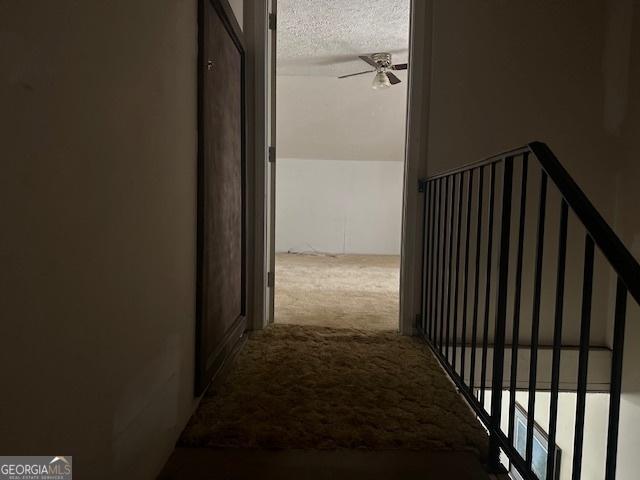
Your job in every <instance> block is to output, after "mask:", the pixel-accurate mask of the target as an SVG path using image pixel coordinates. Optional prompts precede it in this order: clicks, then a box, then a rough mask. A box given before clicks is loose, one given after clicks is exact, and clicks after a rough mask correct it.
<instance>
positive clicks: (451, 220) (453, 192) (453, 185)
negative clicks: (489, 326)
mask: <svg viewBox="0 0 640 480" xmlns="http://www.w3.org/2000/svg"><path fill="white" fill-rule="evenodd" d="M455 210H456V177H455V175H452V176H451V212H450V218H449V254H448V256H449V274H448V280H447V283H448V287H447V333H446V339H445V357H446V358H447V360H448V361H449V363H453V362H452V361H451V360H450V359H449V343H450V340H449V339H450V333H451V290H452V289H453V281H452V278H453V227H454V225H455V223H454V219H455Z"/></svg>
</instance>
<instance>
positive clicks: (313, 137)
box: [276, 62, 407, 161]
mask: <svg viewBox="0 0 640 480" xmlns="http://www.w3.org/2000/svg"><path fill="white" fill-rule="evenodd" d="M363 65H365V68H363V70H365V69H366V64H364V62H363ZM396 73H397V75H398V77H399V78H400V79H401V80H402V83H400V84H398V85H395V86H393V87H391V88H388V89H386V90H373V89H372V88H371V81H372V80H373V76H372V75H373V74H368V75H361V76H358V77H352V78H345V79H337V78H333V77H306V76H305V77H303V76H295V77H294V76H282V75H281V76H278V78H277V97H276V99H277V126H276V127H277V130H276V134H277V143H276V144H277V151H278V157H280V158H307V159H313V160H321V159H328V160H333V159H340V160H367V161H369V160H384V161H402V160H403V159H404V140H405V117H406V107H407V103H406V102H407V90H406V87H407V80H406V79H407V74H406V71H398V72H396Z"/></svg>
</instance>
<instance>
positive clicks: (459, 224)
mask: <svg viewBox="0 0 640 480" xmlns="http://www.w3.org/2000/svg"><path fill="white" fill-rule="evenodd" d="M463 178H464V174H463V173H461V174H460V182H459V183H460V192H458V222H457V228H456V232H457V238H456V284H455V285H456V288H455V291H454V296H453V304H454V305H455V310H454V312H453V354H452V357H453V370H454V371H456V365H457V364H458V359H457V357H456V346H457V343H458V310H459V306H458V291H459V290H460V241H461V239H462V231H461V230H460V229H461V228H462V191H463V190H464V188H463V184H462V180H463ZM463 348H464V347H463Z"/></svg>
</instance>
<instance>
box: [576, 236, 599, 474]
mask: <svg viewBox="0 0 640 480" xmlns="http://www.w3.org/2000/svg"><path fill="white" fill-rule="evenodd" d="M593 255H594V245H593V239H592V238H591V236H590V235H589V234H588V233H587V234H586V236H585V242H584V273H583V277H582V278H583V282H584V283H583V286H582V319H581V321H580V354H579V356H578V393H577V400H576V426H575V429H574V438H573V471H572V474H571V478H572V479H573V480H579V479H580V476H581V473H582V446H583V442H584V414H585V410H586V406H587V373H588V369H589V343H590V333H591V297H592V293H593Z"/></svg>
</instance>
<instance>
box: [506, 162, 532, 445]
mask: <svg viewBox="0 0 640 480" xmlns="http://www.w3.org/2000/svg"><path fill="white" fill-rule="evenodd" d="M528 157H529V155H528V154H526V153H525V154H524V155H523V157H522V174H521V183H520V218H519V224H518V250H517V257H516V280H515V282H516V285H515V298H514V301H513V336H512V339H511V375H510V381H509V433H508V436H509V440H510V443H511V445H513V430H514V427H515V412H516V382H517V381H518V344H519V343H520V303H521V301H522V258H523V252H524V227H525V218H526V211H527V167H528Z"/></svg>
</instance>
